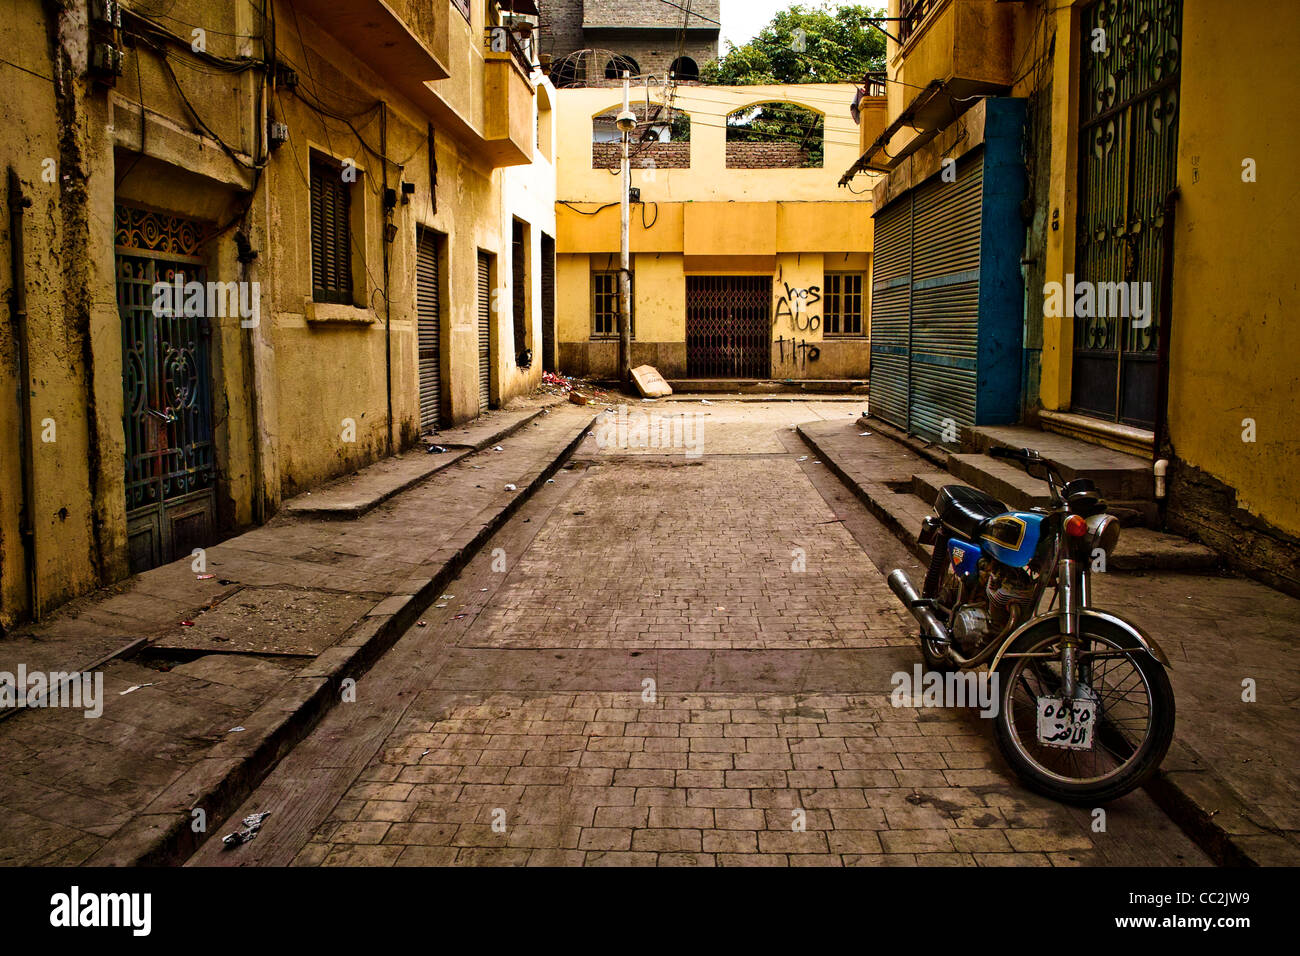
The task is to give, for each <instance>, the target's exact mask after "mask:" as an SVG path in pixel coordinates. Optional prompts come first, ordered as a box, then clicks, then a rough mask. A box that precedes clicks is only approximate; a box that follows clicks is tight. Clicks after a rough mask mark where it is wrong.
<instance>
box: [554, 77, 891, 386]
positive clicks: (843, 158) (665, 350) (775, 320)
mask: <svg viewBox="0 0 1300 956" xmlns="http://www.w3.org/2000/svg"><path fill="white" fill-rule="evenodd" d="M856 93H857V89H856V88H855V87H854V86H852V85H844V84H824V85H799V86H744V87H722V86H698V85H690V84H681V85H677V86H676V87H675V88H670V89H669V90H668V91H667V99H665V90H664V89H663V88H660V87H653V86H652V87H646V86H637V87H634V88H633V89H632V91H631V95H630V98H631V103H632V105H633V106H634V110H633V111H634V112H635V113H636V114H637V115H638V126H637V129H636V130H635V131H634V132H633V133H632V136H631V138H632V140H633V143H634V145H633V146H632V147H631V152H632V155H633V159H632V167H633V168H632V186H633V188H634V189H639V190H640V201H639V202H638V203H636V204H634V205H633V207H632V213H631V228H630V248H631V253H632V265H631V271H632V291H633V303H632V324H633V340H634V341H633V347H632V364H633V366H636V365H641V364H650V365H654V366H656V367H657V368H658V369H659V371H660V372H661V373H662V374H663V375H664V376H665V377H666V378H669V379H688V378H690V379H706V378H713V379H769V378H777V379H861V378H863V377H865V375H866V374H867V370H868V347H867V333H868V328H867V314H868V309H869V291H868V290H869V288H870V274H871V220H870V217H869V216H868V215H864V214H863V211H862V209H863V207H862V203H861V201H853V200H854V197H853V196H851V195H848V194H847V193H846V192H845V191H844V190H842V189H839V188H838V187H837V185H836V180H837V179H838V177H839V174H840V172H841V171H842V170H843V168H844V167H845V166H846V165H848V164H849V163H850V162H852V161H853V159H854V158H855V157H856V156H857V155H858V153H859V152H860V137H859V129H858V126H857V125H856V124H855V122H854V119H853V118H852V116H851V115H850V106H851V105H852V104H853V102H854V99H855V95H856ZM557 97H558V99H557V108H556V120H557V129H558V137H557V144H558V147H557V148H558V151H559V152H558V156H557V162H556V166H557V175H558V180H557V186H556V195H557V199H558V200H559V202H558V204H557V206H556V228H557V235H556V242H557V248H556V251H557V265H556V274H557V291H556V296H557V328H556V336H557V339H558V349H559V364H560V367H561V368H562V369H563V370H564V371H566V372H568V373H571V374H578V375H590V376H595V377H600V378H612V377H616V376H617V373H618V296H617V289H618V274H619V273H618V270H619V248H620V237H619V229H620V221H619V217H620V213H619V199H620V195H621V183H620V178H619V176H618V175H611V173H614V174H617V172H618V164H619V149H620V147H619V145H618V142H617V138H616V134H615V133H614V127H613V122H612V118H613V115H614V113H615V112H616V111H617V110H618V109H621V107H622V91H621V90H619V89H611V88H608V87H605V88H599V89H590V88H587V89H561V90H559V91H558V92H557ZM773 104H787V106H778V107H777V109H783V110H787V111H788V113H787V115H793V116H796V117H803V118H806V119H804V120H802V122H804V123H805V125H806V135H804V136H803V137H802V142H797V143H793V144H789V145H786V144H785V143H784V142H783V141H781V140H780V139H779V138H778V137H775V136H774V137H773V142H772V143H767V142H765V141H763V139H762V137H761V135H759V134H751V135H750V137H749V139H748V140H745V141H741V140H739V139H738V137H737V136H736V135H735V131H734V130H733V131H732V133H731V134H730V135H729V130H728V126H729V122H728V119H729V118H730V120H731V122H730V125H731V126H733V127H734V126H736V125H737V124H744V123H745V122H746V121H751V120H753V119H754V118H755V117H761V116H763V115H771V114H770V112H769V113H768V114H763V113H760V112H759V111H758V110H759V108H760V107H761V108H763V109H767V110H770V109H771V107H772V105H773ZM788 104H793V105H794V106H796V107H799V108H800V109H798V110H789V108H788ZM862 108H863V109H866V110H868V111H869V112H871V111H874V112H879V113H881V114H883V99H879V101H878V102H877V101H875V100H872V101H866V102H865V103H864V104H862ZM793 122H795V123H796V124H797V123H798V122H801V121H800V120H798V119H796V120H794V121H793ZM729 139H730V140H731V141H730V142H729ZM819 160H820V162H819Z"/></svg>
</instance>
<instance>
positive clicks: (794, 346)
mask: <svg viewBox="0 0 1300 956" xmlns="http://www.w3.org/2000/svg"><path fill="white" fill-rule="evenodd" d="M776 346H777V349H778V354H779V356H780V360H781V364H782V365H786V364H789V365H791V366H793V367H795V368H807V367H808V363H809V362H815V361H817V360H818V359H819V358H821V357H822V350H821V347H820V346H818V345H817V344H816V343H810V342H809V341H808V340H807V339H795V337H794V336H793V335H792V336H790V338H788V339H787V338H786V337H785V336H784V335H782V336H778V337H777V340H776Z"/></svg>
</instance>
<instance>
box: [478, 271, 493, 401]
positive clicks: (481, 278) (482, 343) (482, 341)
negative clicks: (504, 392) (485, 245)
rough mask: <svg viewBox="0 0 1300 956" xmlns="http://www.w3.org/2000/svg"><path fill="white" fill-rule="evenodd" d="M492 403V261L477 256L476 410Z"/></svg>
mask: <svg viewBox="0 0 1300 956" xmlns="http://www.w3.org/2000/svg"><path fill="white" fill-rule="evenodd" d="M491 401H492V259H491V257H490V256H489V255H488V254H487V253H486V252H480V253H479V254H478V410H479V411H480V412H485V411H487V409H488V405H489V403H490V402H491Z"/></svg>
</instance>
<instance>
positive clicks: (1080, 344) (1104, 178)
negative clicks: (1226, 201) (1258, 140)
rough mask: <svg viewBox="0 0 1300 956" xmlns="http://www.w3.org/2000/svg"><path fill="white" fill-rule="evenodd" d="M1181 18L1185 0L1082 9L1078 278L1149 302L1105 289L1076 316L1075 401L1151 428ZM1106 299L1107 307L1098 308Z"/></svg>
mask: <svg viewBox="0 0 1300 956" xmlns="http://www.w3.org/2000/svg"><path fill="white" fill-rule="evenodd" d="M1182 18H1183V8H1182V0H1099V2H1097V3H1095V4H1093V5H1092V6H1090V7H1088V8H1087V9H1086V10H1085V11H1084V13H1083V17H1082V30H1081V41H1080V42H1081V43H1082V50H1081V64H1082V66H1081V76H1080V84H1079V96H1080V100H1081V104H1082V105H1081V115H1080V126H1079V192H1078V223H1077V232H1076V252H1075V266H1074V273H1075V282H1076V284H1077V283H1080V282H1089V283H1092V284H1093V286H1092V288H1093V290H1094V291H1095V292H1096V291H1098V286H1099V284H1101V283H1121V282H1122V283H1126V284H1127V288H1128V290H1132V289H1134V286H1133V285H1132V284H1133V283H1137V284H1138V285H1137V287H1136V288H1137V290H1138V292H1139V295H1141V297H1142V298H1141V300H1140V301H1141V302H1142V305H1143V308H1142V314H1141V315H1137V314H1135V310H1133V308H1132V301H1133V300H1132V298H1131V297H1130V299H1129V308H1128V309H1127V310H1124V309H1116V308H1114V306H1115V305H1116V304H1117V302H1119V301H1122V300H1119V299H1118V298H1117V297H1116V296H1115V295H1112V294H1110V293H1107V294H1105V295H1103V294H1097V295H1095V296H1094V303H1093V305H1094V308H1093V309H1092V311H1093V313H1094V314H1092V315H1090V316H1086V317H1084V316H1080V315H1078V314H1076V316H1075V319H1074V360H1073V384H1072V396H1071V406H1072V407H1073V409H1074V410H1075V411H1078V412H1082V413H1084V414H1087V415H1092V416H1095V417H1097V418H1104V419H1106V420H1108V421H1118V422H1124V423H1126V424H1130V425H1137V426H1139V427H1142V428H1152V427H1153V426H1154V424H1155V416H1156V392H1157V383H1158V378H1159V369H1158V367H1157V351H1156V343H1157V325H1158V323H1159V315H1160V285H1161V275H1162V270H1163V269H1164V268H1165V267H1166V263H1165V262H1164V261H1163V260H1164V256H1163V248H1164V247H1163V230H1164V209H1165V200H1166V197H1167V196H1168V195H1169V192H1170V191H1171V190H1172V189H1173V188H1174V185H1175V182H1176V174H1177V158H1178V153H1177V151H1178V76H1179V63H1180V50H1179V37H1180V35H1181V29H1182ZM1099 41H1104V50H1102V49H1100V48H1099V45H1100V43H1099ZM1170 265H1171V264H1170ZM1109 288H1113V287H1109ZM1103 299H1106V300H1109V301H1108V303H1107V305H1106V307H1105V308H1098V306H1099V304H1100V301H1101V300H1103ZM1100 311H1105V312H1107V313H1111V314H1096V313H1097V312H1100ZM1117 311H1118V312H1122V313H1125V314H1118V315H1117V314H1113V313H1115V312H1117Z"/></svg>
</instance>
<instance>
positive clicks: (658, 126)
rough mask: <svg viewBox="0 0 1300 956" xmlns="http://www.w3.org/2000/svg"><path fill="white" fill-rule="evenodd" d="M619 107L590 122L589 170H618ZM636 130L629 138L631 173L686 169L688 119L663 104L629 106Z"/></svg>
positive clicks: (619, 150)
mask: <svg viewBox="0 0 1300 956" xmlns="http://www.w3.org/2000/svg"><path fill="white" fill-rule="evenodd" d="M622 108H623V107H622V105H621V104H619V105H617V106H611V107H610V108H609V109H607V110H605V111H604V112H603V113H599V114H597V115H596V116H594V117H593V118H592V121H591V168H592V169H618V167H619V162H620V160H621V158H622V154H623V150H622V142H623V134H622V133H620V132H619V129H618V126H617V125H615V119H616V118H617V117H618V114H619V112H620V111H621V110H622ZM631 110H632V112H633V113H634V114H635V115H636V128H635V129H633V130H632V133H631V135H630V137H629V141H630V143H631V148H630V150H629V154H630V159H631V163H632V168H633V169H689V168H690V165H691V118H690V116H688V115H687V114H686V113H683V112H682V111H681V110H678V109H672V108H671V107H669V106H666V105H665V104H663V103H646V102H644V101H642V102H640V103H636V102H634V103H632V104H631Z"/></svg>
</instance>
